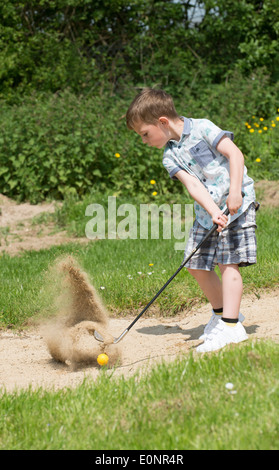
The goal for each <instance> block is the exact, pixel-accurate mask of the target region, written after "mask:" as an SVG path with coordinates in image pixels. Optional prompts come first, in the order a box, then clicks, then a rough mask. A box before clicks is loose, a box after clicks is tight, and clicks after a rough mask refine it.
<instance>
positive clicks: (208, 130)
mask: <svg viewBox="0 0 279 470" xmlns="http://www.w3.org/2000/svg"><path fill="white" fill-rule="evenodd" d="M199 130H200V133H201V137H202V138H203V139H204V140H205V141H206V142H207V143H208V144H209V145H210V146H211V147H213V148H215V149H216V147H217V145H218V143H219V142H220V140H221V139H222V137H224V136H226V137H229V139H231V140H233V139H234V135H233V133H232V132H231V131H225V130H222V129H220V127H218V126H216V125H215V124H214V123H213V122H211V121H209V120H208V119H201V120H200V123H199Z"/></svg>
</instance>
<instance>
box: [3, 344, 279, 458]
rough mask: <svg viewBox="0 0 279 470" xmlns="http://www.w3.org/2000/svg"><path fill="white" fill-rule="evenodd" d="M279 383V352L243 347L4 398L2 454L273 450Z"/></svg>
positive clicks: (278, 438) (278, 439)
mask: <svg viewBox="0 0 279 470" xmlns="http://www.w3.org/2000/svg"><path fill="white" fill-rule="evenodd" d="M278 376H279V346H278V345H276V344H274V343H272V342H257V343H254V342H252V341H249V342H248V343H245V344H243V345H238V346H237V347H234V348H228V349H225V350H222V351H221V352H220V353H218V354H212V355H206V356H203V357H200V356H198V357H196V356H195V355H193V354H188V355H187V356H185V357H181V358H180V359H177V360H175V362H173V363H172V364H170V365H167V364H161V365H159V366H156V367H154V368H153V369H152V370H151V371H150V373H149V375H146V376H143V377H141V378H139V377H138V376H135V377H132V378H129V379H124V378H118V379H117V378H114V376H113V373H112V371H109V370H108V371H106V370H105V369H103V370H102V371H101V374H100V375H99V378H98V380H97V381H96V382H95V383H94V382H91V381H90V380H86V381H84V383H82V384H81V385H80V386H78V387H77V388H75V389H64V390H61V391H53V390H52V391H44V390H42V389H38V390H36V391H31V390H27V391H18V392H16V393H13V394H9V393H6V392H3V393H2V395H1V396H0V409H1V413H0V449H2V450H3V449H13V450H16V449H22V450H25V449H32V450H40V449H48V450H54V449H58V450H63V449H102V450H108V449H113V450H135V449H139V450H140V449H146V450H147V449H148V450H163V449H172V450H175V449H180V450H183V449H204V450H205V449H217V450H222V449H226V450H230V449H233V450H237V449H248V450H255V449H256V450H260V449H262V450H275V449H278V447H279V424H278V423H279V381H278ZM228 382H230V383H233V390H228V389H227V388H226V384H227V383H228Z"/></svg>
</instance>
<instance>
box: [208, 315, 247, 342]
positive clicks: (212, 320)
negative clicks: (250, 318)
mask: <svg viewBox="0 0 279 470" xmlns="http://www.w3.org/2000/svg"><path fill="white" fill-rule="evenodd" d="M221 316H222V315H217V314H216V313H215V312H214V310H212V316H211V318H210V320H209V322H208V323H207V325H206V327H205V329H204V331H203V334H202V335H201V336H200V337H199V339H201V340H203V341H204V340H205V338H206V336H207V335H210V333H211V331H212V330H213V328H215V326H216V325H217V323H218V321H219V320H220V319H221ZM244 320H245V317H244V315H242V313H241V312H239V317H238V321H240V322H241V323H243V322H244Z"/></svg>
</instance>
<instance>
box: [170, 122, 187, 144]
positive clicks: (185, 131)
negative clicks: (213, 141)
mask: <svg viewBox="0 0 279 470" xmlns="http://www.w3.org/2000/svg"><path fill="white" fill-rule="evenodd" d="M181 117H182V119H183V121H184V127H183V131H182V134H181V137H180V140H179V142H181V141H182V140H183V139H184V137H185V136H187V135H189V134H190V132H191V121H190V119H188V118H186V117H184V116H181ZM168 144H169V145H170V144H171V145H173V144H177V141H176V140H173V139H171V140H169V141H168Z"/></svg>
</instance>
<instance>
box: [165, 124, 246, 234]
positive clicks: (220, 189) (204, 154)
mask: <svg viewBox="0 0 279 470" xmlns="http://www.w3.org/2000/svg"><path fill="white" fill-rule="evenodd" d="M183 120H184V129H183V132H182V136H181V139H180V141H179V142H177V141H175V140H170V141H169V142H168V143H167V145H166V147H165V151H164V156H163V165H164V167H165V168H166V169H167V171H168V173H169V175H170V177H171V178H173V179H176V177H175V174H176V173H177V172H178V171H180V170H186V171H187V172H188V173H189V174H190V175H193V176H195V177H196V178H198V179H199V180H200V181H201V182H202V183H203V185H204V186H205V187H206V188H207V190H208V192H209V194H210V195H211V197H212V199H213V200H214V202H215V203H216V204H217V205H218V206H219V207H220V209H223V208H225V204H226V199H227V197H228V194H229V188H230V166H229V160H228V159H227V158H226V157H225V156H224V155H222V154H221V153H220V152H218V151H217V150H216V147H217V145H218V143H219V142H220V140H221V138H222V137H224V136H227V137H229V138H230V139H231V140H233V133H232V132H230V131H224V130H222V129H220V128H219V127H218V126H216V125H215V124H213V122H211V121H209V120H208V119H187V118H185V117H184V118H183ZM242 191H243V193H244V194H245V196H244V198H243V203H242V206H241V207H240V209H239V210H238V212H237V214H235V215H233V216H229V222H228V223H230V222H231V221H233V220H235V219H237V217H239V216H240V215H241V214H243V212H245V211H246V209H247V208H248V207H249V206H250V204H251V203H252V202H254V201H255V191H254V182H253V180H252V179H251V178H250V177H249V176H248V175H247V169H246V167H244V177H243V182H242ZM194 208H195V214H196V220H197V221H198V222H199V223H200V225H202V227H204V228H206V229H210V228H211V227H212V225H213V222H212V219H211V217H210V215H209V214H208V212H207V211H206V210H205V209H203V207H201V206H200V205H199V204H197V203H196V202H195V205H194Z"/></svg>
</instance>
